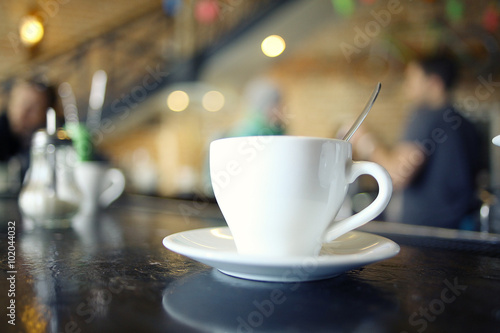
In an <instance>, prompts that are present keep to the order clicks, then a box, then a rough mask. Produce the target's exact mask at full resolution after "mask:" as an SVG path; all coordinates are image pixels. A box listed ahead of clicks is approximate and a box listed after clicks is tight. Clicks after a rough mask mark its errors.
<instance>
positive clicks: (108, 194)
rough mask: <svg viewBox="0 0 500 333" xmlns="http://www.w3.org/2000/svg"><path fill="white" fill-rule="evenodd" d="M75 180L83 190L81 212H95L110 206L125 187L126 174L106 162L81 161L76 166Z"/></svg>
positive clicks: (86, 213) (85, 213) (87, 213)
mask: <svg viewBox="0 0 500 333" xmlns="http://www.w3.org/2000/svg"><path fill="white" fill-rule="evenodd" d="M75 180H76V183H77V185H78V187H79V188H80V191H81V192H82V196H83V202H82V205H81V209H80V213H81V214H84V215H91V214H95V213H96V212H98V211H99V210H100V209H102V208H106V207H108V206H109V205H110V204H111V203H112V202H113V201H115V200H116V199H117V198H118V197H119V196H120V195H121V194H122V193H123V191H124V189H125V176H124V175H123V172H121V171H120V170H119V169H117V168H112V167H110V166H109V165H108V164H106V163H104V162H94V161H88V162H80V163H79V164H78V165H77V166H76V168H75Z"/></svg>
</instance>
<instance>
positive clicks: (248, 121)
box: [227, 78, 285, 137]
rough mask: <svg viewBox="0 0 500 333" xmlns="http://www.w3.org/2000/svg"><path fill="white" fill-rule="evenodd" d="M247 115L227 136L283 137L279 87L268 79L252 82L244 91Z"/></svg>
mask: <svg viewBox="0 0 500 333" xmlns="http://www.w3.org/2000/svg"><path fill="white" fill-rule="evenodd" d="M244 99H245V107H246V110H245V114H244V116H243V118H242V119H241V120H240V121H239V122H238V123H237V124H236V125H235V126H234V127H233V128H232V129H230V130H229V132H228V133H227V136H229V137H232V136H252V135H282V134H284V133H285V124H284V122H283V97H282V93H281V90H280V88H279V87H278V85H277V84H276V83H275V82H274V81H272V80H270V79H267V78H258V79H255V80H253V81H250V82H249V83H248V85H247V86H246V88H245V91H244Z"/></svg>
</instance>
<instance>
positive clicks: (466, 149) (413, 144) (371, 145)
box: [352, 54, 480, 229]
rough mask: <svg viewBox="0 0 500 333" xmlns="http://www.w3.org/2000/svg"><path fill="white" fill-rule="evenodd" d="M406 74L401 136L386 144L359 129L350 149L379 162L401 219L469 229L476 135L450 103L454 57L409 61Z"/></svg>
mask: <svg viewBox="0 0 500 333" xmlns="http://www.w3.org/2000/svg"><path fill="white" fill-rule="evenodd" d="M405 74H406V76H405V82H404V91H405V94H406V96H407V98H408V99H409V101H410V102H411V104H412V108H413V110H412V113H411V115H410V117H409V120H408V123H407V124H406V129H405V131H404V134H403V137H402V139H401V141H400V142H399V143H397V144H396V145H395V146H394V147H393V148H392V149H388V148H387V147H384V146H383V145H382V144H380V142H379V141H378V140H377V139H376V138H375V136H374V135H372V134H371V133H369V132H367V131H366V128H362V129H361V131H358V133H357V134H356V136H355V138H353V139H354V140H353V141H352V143H353V149H354V151H355V153H357V154H358V156H359V157H360V158H363V159H369V160H372V161H374V162H376V163H379V164H381V165H382V166H384V167H385V168H386V169H387V171H388V172H389V174H390V175H391V178H392V180H393V183H394V188H395V189H396V190H398V189H399V190H402V192H403V203H402V210H401V211H402V216H401V222H403V223H408V224H416V225H427V226H435V227H443V228H459V229H473V227H471V224H472V223H471V218H470V214H471V212H472V211H473V210H474V209H475V207H476V205H477V199H476V184H475V180H476V175H477V172H478V171H479V167H480V166H479V162H478V161H479V155H478V154H479V136H478V133H477V132H476V129H475V127H474V126H473V125H472V123H470V122H469V121H468V120H467V119H466V118H464V117H463V116H462V115H461V114H460V113H459V112H457V110H456V109H455V108H454V107H453V106H452V88H453V87H454V85H455V83H456V81H457V78H458V67H457V65H456V62H455V61H454V59H453V58H451V57H449V56H447V55H444V54H439V55H433V56H428V57H425V58H421V59H418V60H415V61H413V62H411V63H409V65H408V66H407V69H406V73H405Z"/></svg>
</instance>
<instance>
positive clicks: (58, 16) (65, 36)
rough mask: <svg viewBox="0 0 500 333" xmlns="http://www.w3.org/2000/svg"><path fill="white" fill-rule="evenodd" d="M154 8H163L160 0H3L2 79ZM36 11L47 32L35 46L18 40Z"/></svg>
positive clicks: (0, 31) (0, 13)
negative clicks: (25, 20) (27, 17)
mask: <svg viewBox="0 0 500 333" xmlns="http://www.w3.org/2000/svg"><path fill="white" fill-rule="evenodd" d="M151 11H161V1H160V0H127V1H114V0H87V1H82V0H37V1H34V0H19V1H2V2H0V80H3V79H5V78H7V77H9V76H12V75H15V74H17V73H19V72H22V71H25V70H26V67H30V66H33V65H34V64H39V63H42V62H43V61H46V60H48V59H50V58H53V57H54V56H56V55H59V54H62V53H64V52H68V51H70V50H72V49H74V48H75V47H76V46H78V45H81V44H82V43H84V42H86V41H88V40H90V39H92V38H94V37H96V36H99V35H102V34H103V33H105V32H107V31H110V30H112V29H114V28H116V27H119V26H121V25H123V24H124V23H125V22H129V21H131V20H133V19H135V18H137V17H140V16H142V15H145V14H146V13H148V12H151ZM27 14H36V15H37V16H39V17H40V18H41V19H42V22H44V26H45V36H44V39H43V41H42V43H40V45H39V47H37V49H35V50H31V51H30V50H27V49H25V48H24V47H23V46H22V44H21V43H20V41H19V37H18V36H19V33H18V29H19V24H20V22H21V19H22V18H23V16H25V15H27Z"/></svg>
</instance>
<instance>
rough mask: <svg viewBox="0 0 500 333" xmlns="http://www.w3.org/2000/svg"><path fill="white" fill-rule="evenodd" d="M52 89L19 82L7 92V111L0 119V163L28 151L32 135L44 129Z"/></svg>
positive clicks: (52, 96)
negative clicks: (8, 94) (8, 93)
mask: <svg viewBox="0 0 500 333" xmlns="http://www.w3.org/2000/svg"><path fill="white" fill-rule="evenodd" d="M55 101H56V92H55V89H54V88H53V87H51V86H48V85H46V84H44V83H41V82H38V81H36V80H19V81H17V82H16V83H15V84H14V85H13V87H12V90H11V92H10V96H9V101H8V103H7V109H6V110H4V111H3V112H2V114H1V115H0V161H7V160H9V159H10V158H11V157H13V156H15V155H16V154H18V153H20V152H24V151H26V150H27V149H28V148H29V145H30V141H31V136H32V135H33V133H34V132H35V131H36V130H38V129H40V128H42V127H44V126H45V122H46V113H47V109H48V108H49V107H54V104H55Z"/></svg>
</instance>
